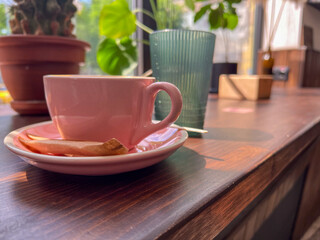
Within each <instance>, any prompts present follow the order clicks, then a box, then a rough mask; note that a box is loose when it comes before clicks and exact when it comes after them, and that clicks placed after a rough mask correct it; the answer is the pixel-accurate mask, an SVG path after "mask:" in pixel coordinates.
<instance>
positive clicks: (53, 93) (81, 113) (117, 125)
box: [44, 75, 182, 148]
mask: <svg viewBox="0 0 320 240" xmlns="http://www.w3.org/2000/svg"><path fill="white" fill-rule="evenodd" d="M44 89H45V94H46V101H47V105H48V108H49V112H50V116H51V118H52V120H53V122H54V124H55V125H56V127H57V128H58V130H59V132H60V134H61V136H62V137H63V138H64V139H69V140H88V141H107V140H109V139H111V138H116V139H118V140H119V141H120V142H122V143H123V144H124V145H125V146H127V147H128V148H132V147H133V146H134V145H136V144H138V143H139V142H140V141H141V140H142V139H144V138H145V137H147V136H148V135H150V134H152V133H154V132H156V131H158V130H160V129H163V128H165V127H168V126H170V125H171V124H172V123H173V122H174V121H175V120H176V119H177V118H178V116H179V114H180V112H181V108H182V97H181V94H180V91H179V89H178V88H177V87H175V86H174V85H173V84H170V83H166V82H156V83H155V78H150V77H120V76H118V77H115V76H85V75H47V76H44ZM160 90H164V91H166V92H167V93H168V95H169V96H170V98H171V101H172V107H171V112H170V113H169V115H168V116H167V117H166V118H165V119H164V120H163V121H161V122H159V123H157V124H154V123H152V121H151V117H152V112H153V105H154V100H155V97H156V94H157V93H158V92H159V91H160Z"/></svg>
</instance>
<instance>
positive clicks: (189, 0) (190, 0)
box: [184, 0, 195, 11]
mask: <svg viewBox="0 0 320 240" xmlns="http://www.w3.org/2000/svg"><path fill="white" fill-rule="evenodd" d="M184 2H185V4H186V5H187V7H188V8H190V9H191V10H192V11H194V8H195V6H194V0H184Z"/></svg>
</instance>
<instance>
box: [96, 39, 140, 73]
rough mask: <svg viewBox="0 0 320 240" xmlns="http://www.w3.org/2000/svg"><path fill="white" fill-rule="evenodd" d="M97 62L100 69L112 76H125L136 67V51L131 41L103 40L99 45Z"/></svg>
mask: <svg viewBox="0 0 320 240" xmlns="http://www.w3.org/2000/svg"><path fill="white" fill-rule="evenodd" d="M97 61H98V64H99V66H100V67H101V69H102V70H103V71H105V72H107V73H109V74H112V75H121V74H124V75H126V74H127V73H130V72H131V71H132V70H133V69H134V68H135V67H136V65H137V51H136V48H135V46H134V45H133V44H132V40H131V39H130V38H128V37H124V38H122V39H121V40H115V39H112V38H105V39H104V40H103V41H102V42H101V44H99V49H98V54H97Z"/></svg>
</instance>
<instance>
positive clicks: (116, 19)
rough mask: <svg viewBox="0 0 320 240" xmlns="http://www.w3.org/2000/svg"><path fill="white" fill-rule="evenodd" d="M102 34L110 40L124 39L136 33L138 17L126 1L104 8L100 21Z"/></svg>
mask: <svg viewBox="0 0 320 240" xmlns="http://www.w3.org/2000/svg"><path fill="white" fill-rule="evenodd" d="M99 30H100V34H101V35H103V36H106V37H108V38H113V39H117V38H123V37H126V36H130V35H131V34H133V33H134V32H135V31H136V16H135V15H134V14H133V13H132V12H131V11H130V8H129V5H128V3H127V1H126V0H117V1H114V2H112V3H110V4H107V5H105V6H104V7H103V8H102V11H101V14H100V21H99Z"/></svg>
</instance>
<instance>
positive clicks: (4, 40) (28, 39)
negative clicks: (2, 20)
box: [0, 34, 91, 51]
mask: <svg viewBox="0 0 320 240" xmlns="http://www.w3.org/2000/svg"><path fill="white" fill-rule="evenodd" d="M35 43H49V44H50V43H53V44H66V45H77V46H79V47H83V48H85V49H86V50H87V51H88V50H90V49H91V46H90V44H89V43H88V42H85V41H82V40H78V39H76V38H71V37H61V36H51V35H31V34H29V35H25V34H11V35H7V36H1V37H0V47H7V46H10V45H11V46H12V45H31V44H35Z"/></svg>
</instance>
